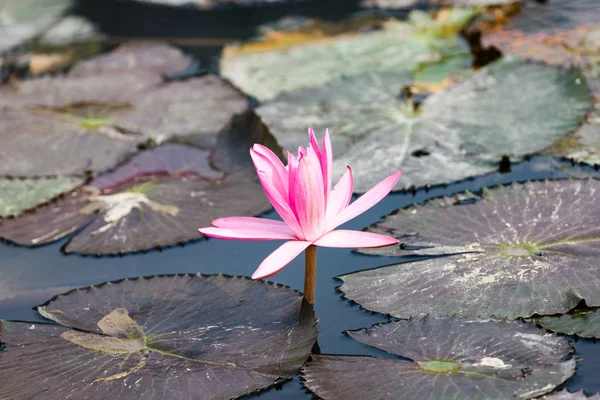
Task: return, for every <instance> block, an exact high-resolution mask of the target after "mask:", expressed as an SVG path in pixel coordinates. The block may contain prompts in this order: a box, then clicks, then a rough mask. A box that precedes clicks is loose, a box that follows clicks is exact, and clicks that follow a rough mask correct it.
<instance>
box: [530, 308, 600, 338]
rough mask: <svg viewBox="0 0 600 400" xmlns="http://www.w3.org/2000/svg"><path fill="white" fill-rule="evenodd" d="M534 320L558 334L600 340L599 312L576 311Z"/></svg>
mask: <svg viewBox="0 0 600 400" xmlns="http://www.w3.org/2000/svg"><path fill="white" fill-rule="evenodd" d="M533 320H534V321H535V322H536V323H537V324H539V325H541V326H543V327H544V328H546V329H549V330H551V331H554V332H557V333H564V334H565V335H577V336H580V337H584V338H600V314H599V313H598V310H593V309H591V310H575V311H571V312H570V313H568V314H563V315H552V316H542V317H536V318H533Z"/></svg>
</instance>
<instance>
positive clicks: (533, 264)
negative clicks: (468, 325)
mask: <svg viewBox="0 0 600 400" xmlns="http://www.w3.org/2000/svg"><path fill="white" fill-rule="evenodd" d="M599 191H600V181H598V180H594V179H588V180H557V181H546V182H529V183H526V184H512V185H509V186H500V187H496V188H493V189H490V190H488V189H485V190H484V192H483V197H482V198H481V199H480V200H479V201H477V202H475V203H474V204H457V203H458V199H453V198H447V197H443V198H438V199H433V200H430V201H428V202H427V203H426V204H425V205H415V206H411V207H409V208H406V209H402V210H399V211H398V212H397V213H396V214H392V215H390V216H388V217H387V218H386V219H385V221H384V222H381V223H379V224H378V225H377V226H376V227H375V228H374V229H373V231H375V232H381V233H383V232H385V233H386V234H391V235H393V236H395V237H397V238H398V239H399V241H400V245H399V246H395V247H389V248H382V249H376V250H372V251H368V250H361V252H363V253H368V254H380V255H386V256H400V255H410V254H413V255H429V256H433V255H450V256H448V257H438V258H432V259H428V260H425V261H419V262H412V263H403V264H394V265H390V266H387V267H382V268H377V269H374V270H369V271H361V272H357V273H353V274H349V275H344V276H342V277H341V279H342V280H343V281H344V284H343V286H341V288H340V290H342V291H343V292H344V293H345V296H346V297H347V298H348V299H350V300H353V301H356V302H357V303H359V304H360V305H362V306H363V307H365V308H367V309H369V310H372V311H377V312H381V313H386V314H392V315H394V316H396V317H399V318H408V317H411V316H413V317H418V316H424V315H426V314H433V315H453V314H458V315H463V316H469V317H474V316H486V317H487V316H496V317H507V318H516V317H520V316H521V317H529V316H532V315H534V314H537V315H553V314H562V313H566V312H568V311H569V310H571V309H573V308H574V307H576V306H577V305H578V304H579V303H580V302H581V301H582V300H585V301H586V303H587V305H588V306H590V307H594V306H600V277H599V276H598V268H600V261H599V260H600V258H598V256H599V255H600V206H599V204H598V202H597V201H596V197H597V196H596V193H598V192H599Z"/></svg>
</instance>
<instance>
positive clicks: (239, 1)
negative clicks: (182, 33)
mask: <svg viewBox="0 0 600 400" xmlns="http://www.w3.org/2000/svg"><path fill="white" fill-rule="evenodd" d="M136 1H139V2H142V3H151V4H161V5H165V6H173V7H182V6H194V7H196V8H199V9H201V10H212V9H215V8H222V7H234V6H239V7H249V6H266V5H269V4H277V3H285V2H287V1H289V0H136ZM296 1H302V0H296Z"/></svg>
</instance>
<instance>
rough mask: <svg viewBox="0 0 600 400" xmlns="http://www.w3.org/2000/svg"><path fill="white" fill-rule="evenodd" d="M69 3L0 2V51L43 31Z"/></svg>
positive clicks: (62, 0) (61, 0)
mask: <svg viewBox="0 0 600 400" xmlns="http://www.w3.org/2000/svg"><path fill="white" fill-rule="evenodd" d="M71 4H72V1H71V0H49V1H43V2H40V1H38V0H3V1H2V3H1V4H0V17H1V19H2V23H1V24H0V53H3V52H5V51H7V50H10V49H11V48H13V47H15V46H17V45H19V44H21V43H23V42H25V41H27V40H29V39H32V38H33V37H35V36H37V35H39V34H41V33H43V32H44V31H45V30H46V29H48V28H50V27H51V26H52V25H53V24H54V23H56V22H57V21H58V20H59V19H60V17H61V16H62V15H63V14H64V13H65V12H66V11H67V10H68V9H69V7H71Z"/></svg>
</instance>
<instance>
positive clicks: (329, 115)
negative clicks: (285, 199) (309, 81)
mask: <svg viewBox="0 0 600 400" xmlns="http://www.w3.org/2000/svg"><path fill="white" fill-rule="evenodd" d="M408 82H409V75H408V74H406V73H404V74H403V73H391V72H390V73H369V74H363V75H359V76H354V77H349V78H342V79H338V80H334V81H331V82H329V83H328V84H327V85H324V86H322V87H320V88H313V89H305V90H302V91H296V92H292V93H287V94H283V95H281V96H280V97H278V98H277V99H275V100H273V101H272V102H267V103H265V104H263V105H262V106H261V107H259V108H258V110H257V111H258V113H259V114H260V115H261V117H262V118H263V120H264V121H265V123H266V124H267V125H268V126H269V128H270V129H271V131H272V132H273V134H274V135H275V137H276V138H277V139H278V141H279V142H280V143H281V144H282V145H283V146H284V147H287V148H290V149H293V148H294V146H295V145H296V143H297V141H298V138H299V137H300V136H299V134H298V133H297V132H299V131H302V129H299V128H303V127H304V128H307V127H309V126H312V127H314V128H315V129H325V128H327V127H329V128H331V132H332V135H333V138H334V139H333V140H334V143H335V141H336V140H337V143H338V145H337V147H335V145H334V152H335V153H336V157H335V159H334V172H335V173H336V174H337V175H338V176H339V175H341V174H342V173H343V171H344V170H345V168H346V166H347V165H351V166H352V167H353V174H354V180H355V182H354V189H355V191H357V192H364V191H366V190H368V189H370V188H371V186H372V185H373V182H377V181H378V180H380V179H382V178H384V177H385V176H387V175H388V174H389V171H393V170H397V169H399V168H402V169H403V170H404V174H403V176H402V179H401V180H400V182H399V183H398V186H397V187H396V189H400V188H402V187H410V186H411V185H415V186H421V185H425V184H431V185H435V184H442V183H446V182H451V181H456V180H460V179H465V178H467V177H469V176H473V175H478V174H483V173H487V172H492V171H494V170H497V168H498V162H499V161H500V159H501V158H502V156H503V155H509V156H510V157H511V160H515V161H516V160H520V159H522V157H523V156H525V155H527V154H530V153H534V152H537V151H540V150H542V149H544V148H545V147H547V146H550V145H551V144H552V143H554V142H555V141H556V140H558V139H561V138H563V137H566V136H567V135H569V134H570V133H572V132H574V131H575V130H576V129H577V128H578V127H579V125H580V124H581V123H582V122H583V120H584V118H585V116H586V114H587V113H588V111H589V110H590V108H591V106H592V98H591V96H590V94H589V92H588V87H587V85H586V81H585V79H584V78H583V76H582V74H581V73H580V71H578V70H576V69H575V70H568V71H565V70H562V69H558V68H554V67H548V66H545V65H538V64H531V63H525V62H523V61H519V60H514V59H505V60H502V61H500V62H497V63H495V64H492V65H490V66H488V67H486V68H484V69H482V70H481V71H479V72H478V73H476V74H474V75H473V76H472V77H471V78H469V79H467V80H466V81H464V82H463V83H460V84H457V85H455V86H454V87H452V88H450V89H448V90H444V91H442V92H439V93H436V94H434V95H432V96H430V97H429V98H427V99H426V100H425V101H424V102H423V104H422V105H421V106H420V108H419V111H417V112H415V111H414V109H413V107H412V106H411V104H410V103H407V101H406V100H404V99H403V98H402V96H401V91H402V88H403V86H404V85H406V84H407V83H408ZM303 124H305V125H304V126H302V125H303ZM292 131H294V132H296V133H295V134H292ZM440 138H444V140H440Z"/></svg>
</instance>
